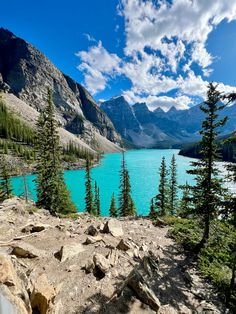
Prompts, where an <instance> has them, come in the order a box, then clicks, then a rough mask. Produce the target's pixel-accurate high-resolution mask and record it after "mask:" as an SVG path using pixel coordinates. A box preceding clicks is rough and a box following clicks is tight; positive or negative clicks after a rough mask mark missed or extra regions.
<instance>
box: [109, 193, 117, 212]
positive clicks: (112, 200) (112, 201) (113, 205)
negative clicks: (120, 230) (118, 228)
mask: <svg viewBox="0 0 236 314" xmlns="http://www.w3.org/2000/svg"><path fill="white" fill-rule="evenodd" d="M109 214H110V217H118V210H117V208H116V199H115V194H114V193H112V197H111V204H110V208H109Z"/></svg>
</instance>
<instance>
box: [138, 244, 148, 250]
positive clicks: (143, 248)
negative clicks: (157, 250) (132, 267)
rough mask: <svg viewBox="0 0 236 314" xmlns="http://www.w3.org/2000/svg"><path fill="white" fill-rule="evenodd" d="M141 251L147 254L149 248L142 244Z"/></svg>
mask: <svg viewBox="0 0 236 314" xmlns="http://www.w3.org/2000/svg"><path fill="white" fill-rule="evenodd" d="M139 250H140V251H143V252H147V250H148V247H147V245H146V244H142V245H141V246H140V248H139Z"/></svg>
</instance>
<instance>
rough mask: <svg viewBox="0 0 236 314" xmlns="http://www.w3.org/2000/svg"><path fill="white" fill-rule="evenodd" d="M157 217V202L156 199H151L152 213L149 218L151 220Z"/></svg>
mask: <svg viewBox="0 0 236 314" xmlns="http://www.w3.org/2000/svg"><path fill="white" fill-rule="evenodd" d="M156 217H157V212H156V209H155V202H154V198H152V199H151V205H150V212H149V218H150V219H155V218H156Z"/></svg>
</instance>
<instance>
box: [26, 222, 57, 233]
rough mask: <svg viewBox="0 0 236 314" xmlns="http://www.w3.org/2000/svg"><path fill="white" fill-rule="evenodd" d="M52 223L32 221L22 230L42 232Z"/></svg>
mask: <svg viewBox="0 0 236 314" xmlns="http://www.w3.org/2000/svg"><path fill="white" fill-rule="evenodd" d="M50 227H51V226H50V225H46V224H34V223H30V224H28V225H26V226H24V227H23V228H22V229H21V232H23V233H34V232H41V231H43V230H45V229H48V228H50Z"/></svg>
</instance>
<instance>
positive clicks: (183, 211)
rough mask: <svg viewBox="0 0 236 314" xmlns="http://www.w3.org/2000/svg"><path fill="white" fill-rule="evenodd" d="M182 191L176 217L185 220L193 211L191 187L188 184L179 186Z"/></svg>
mask: <svg viewBox="0 0 236 314" xmlns="http://www.w3.org/2000/svg"><path fill="white" fill-rule="evenodd" d="M179 187H180V189H182V190H183V195H182V198H181V201H180V204H179V209H178V211H177V214H178V216H180V217H181V218H187V217H188V216H189V215H190V214H191V213H192V210H193V207H192V198H191V187H190V185H189V184H188V182H186V183H185V185H181V186H179Z"/></svg>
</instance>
